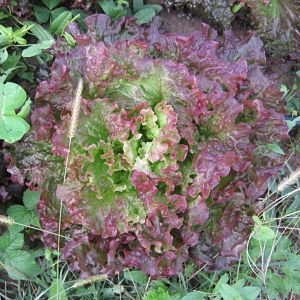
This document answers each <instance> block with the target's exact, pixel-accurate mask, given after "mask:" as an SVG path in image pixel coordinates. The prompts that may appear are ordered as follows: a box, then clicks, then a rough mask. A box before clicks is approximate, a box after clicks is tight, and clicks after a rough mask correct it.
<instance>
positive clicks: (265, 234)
mask: <svg viewBox="0 0 300 300" xmlns="http://www.w3.org/2000/svg"><path fill="white" fill-rule="evenodd" d="M253 238H254V239H256V240H258V241H261V242H266V241H268V240H272V239H274V238H275V232H274V230H273V229H272V228H270V227H268V226H264V225H259V226H257V227H255V232H254V234H253Z"/></svg>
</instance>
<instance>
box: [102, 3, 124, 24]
mask: <svg viewBox="0 0 300 300" xmlns="http://www.w3.org/2000/svg"><path fill="white" fill-rule="evenodd" d="M98 3H99V5H100V6H101V8H102V9H103V11H104V12H105V14H107V15H108V16H110V17H111V18H112V19H113V20H118V19H120V18H121V17H123V16H125V15H126V10H125V9H124V8H123V7H122V6H121V5H119V6H116V5H115V3H114V1H113V0H100V1H98Z"/></svg>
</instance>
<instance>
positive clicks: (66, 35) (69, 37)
mask: <svg viewBox="0 0 300 300" xmlns="http://www.w3.org/2000/svg"><path fill="white" fill-rule="evenodd" d="M63 36H64V38H65V39H66V40H67V42H68V44H69V45H70V46H75V45H76V41H75V40H74V38H73V37H72V35H71V34H70V33H68V32H64V34H63Z"/></svg>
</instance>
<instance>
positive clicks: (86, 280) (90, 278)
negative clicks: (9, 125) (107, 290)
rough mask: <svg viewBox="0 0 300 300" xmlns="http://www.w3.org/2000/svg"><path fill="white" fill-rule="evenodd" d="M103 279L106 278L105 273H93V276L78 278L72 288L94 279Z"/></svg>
mask: <svg viewBox="0 0 300 300" xmlns="http://www.w3.org/2000/svg"><path fill="white" fill-rule="evenodd" d="M105 279H107V275H106V274H100V275H95V276H91V277H88V278H86V279H80V280H78V281H77V282H75V283H74V284H73V286H72V287H73V288H78V287H81V286H84V285H86V284H90V283H93V282H96V281H101V280H105Z"/></svg>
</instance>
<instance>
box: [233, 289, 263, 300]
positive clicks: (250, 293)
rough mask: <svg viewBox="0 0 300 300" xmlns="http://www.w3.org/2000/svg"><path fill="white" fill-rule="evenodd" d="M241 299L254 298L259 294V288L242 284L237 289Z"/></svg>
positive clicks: (253, 299) (248, 299) (252, 299)
mask: <svg viewBox="0 0 300 300" xmlns="http://www.w3.org/2000/svg"><path fill="white" fill-rule="evenodd" d="M237 291H238V293H239V294H240V296H241V298H242V299H243V300H256V299H257V296H258V295H259V292H260V288H259V287H256V286H243V287H241V288H239V289H237Z"/></svg>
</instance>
